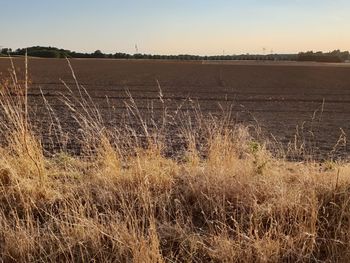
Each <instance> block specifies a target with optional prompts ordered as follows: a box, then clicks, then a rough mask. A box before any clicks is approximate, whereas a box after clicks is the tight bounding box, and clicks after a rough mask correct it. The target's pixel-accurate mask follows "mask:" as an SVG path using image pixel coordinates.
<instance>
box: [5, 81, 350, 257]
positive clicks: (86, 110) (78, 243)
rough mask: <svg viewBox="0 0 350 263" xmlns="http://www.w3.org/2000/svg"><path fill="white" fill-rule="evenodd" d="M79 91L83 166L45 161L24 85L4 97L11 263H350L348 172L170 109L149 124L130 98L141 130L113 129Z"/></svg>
mask: <svg viewBox="0 0 350 263" xmlns="http://www.w3.org/2000/svg"><path fill="white" fill-rule="evenodd" d="M67 88H68V89H71V88H70V87H68V85H67ZM75 89H76V90H77V91H78V92H77V93H74V92H72V93H71V95H72V96H66V97H64V98H63V99H64V101H65V102H66V105H67V109H70V110H71V112H72V114H73V115H74V117H75V119H76V122H77V125H78V126H79V129H80V132H81V137H80V139H81V141H82V142H83V143H84V145H83V146H84V149H83V150H84V153H85V156H84V158H81V157H78V156H72V155H69V154H68V153H67V151H65V150H62V151H60V152H58V153H56V154H55V155H53V156H50V157H46V156H45V154H44V149H43V146H42V145H41V142H40V139H39V138H40V136H39V135H38V134H37V133H36V131H35V129H34V128H33V127H32V126H31V122H30V120H29V119H28V114H27V108H26V107H27V106H28V105H27V102H26V95H25V94H26V92H27V91H26V90H27V88H26V87H25V85H24V86H23V85H22V84H21V83H19V82H18V80H17V77H13V79H12V81H10V82H9V83H4V84H2V86H1V92H0V105H1V111H0V112H1V118H2V121H1V125H0V132H1V136H2V140H3V143H2V147H1V148H0V152H1V154H0V259H1V260H2V261H3V262H347V261H348V258H349V256H350V235H349V233H350V178H349V175H350V165H349V164H347V163H336V162H325V163H322V164H320V163H317V162H311V161H310V162H307V163H305V162H298V163H297V162H288V161H286V160H283V159H278V158H275V157H273V156H272V155H271V154H270V152H269V151H268V150H267V149H266V145H265V144H264V143H263V142H261V141H259V142H258V141H256V139H254V138H253V137H252V136H250V134H249V130H248V128H247V127H243V126H239V125H233V126H232V125H231V122H230V118H229V117H227V116H226V118H223V119H216V118H205V117H203V116H201V114H200V112H197V113H196V114H195V118H191V116H187V115H186V116H183V115H181V114H180V113H179V114H180V116H178V117H176V116H174V115H171V114H170V113H168V112H167V109H166V107H164V114H163V119H162V121H161V122H160V123H156V122H155V121H154V120H152V119H150V120H148V121H147V120H145V119H144V118H143V116H142V113H141V112H140V111H139V110H138V108H137V105H136V104H135V103H134V101H133V100H132V97H131V100H130V101H129V102H127V105H126V106H127V108H128V109H129V113H130V116H131V117H130V118H133V119H134V120H136V121H135V122H137V123H139V129H136V128H133V127H134V126H132V125H128V124H123V125H121V126H120V127H118V128H115V129H112V130H111V129H108V128H106V126H105V125H104V123H103V118H102V116H100V114H99V112H98V109H97V108H96V107H94V106H91V105H93V104H91V102H92V101H90V99H91V98H90V97H89V96H88V94H86V93H85V90H84V88H83V87H81V86H80V85H79V83H78V82H76V87H75ZM74 94H78V95H74ZM161 94H162V93H161V92H160V99H162V95H161ZM48 110H49V111H50V112H51V115H50V116H52V121H53V122H54V123H53V124H54V125H55V127H57V129H55V131H56V133H57V134H56V135H55V136H57V138H59V136H60V129H59V118H58V117H57V115H55V114H54V112H53V110H52V109H51V108H50V107H49V105H48ZM176 114H178V113H176ZM135 122H133V123H135ZM169 123H171V124H173V123H176V124H177V125H180V126H181V129H179V132H178V133H179V134H176V136H177V137H178V138H181V139H182V140H183V141H184V144H185V146H186V147H185V148H184V150H183V152H181V157H178V156H177V157H176V158H175V157H173V156H172V157H168V156H167V155H165V153H164V152H165V150H166V149H165V148H166V145H167V142H166V140H167V138H168V137H169V136H168V135H169V134H168V133H169V131H170V130H171V128H167V125H168V124H169ZM171 127H172V126H171ZM155 128H156V129H155ZM140 135H142V136H140ZM171 136H174V134H171ZM140 138H143V139H142V140H141V139H140Z"/></svg>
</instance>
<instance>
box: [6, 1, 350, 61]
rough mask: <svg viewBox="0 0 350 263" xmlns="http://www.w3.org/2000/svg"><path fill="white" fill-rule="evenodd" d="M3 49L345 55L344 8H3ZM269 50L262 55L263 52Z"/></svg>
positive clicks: (251, 4) (231, 4)
mask: <svg viewBox="0 0 350 263" xmlns="http://www.w3.org/2000/svg"><path fill="white" fill-rule="evenodd" d="M0 12H1V15H0V29H1V30H0V46H4V47H11V48H19V47H21V48H22V47H28V46H33V45H41V46H55V47H60V48H65V49H70V50H75V51H82V52H93V51H95V50H97V49H100V50H102V51H103V52H108V53H115V52H126V53H135V45H137V47H138V50H139V52H140V53H152V54H197V55H215V54H219V55H221V54H223V53H224V54H243V53H250V54H262V53H264V52H266V53H270V52H271V51H273V52H274V53H296V52H299V51H307V50H314V51H318V50H321V51H330V50H334V49H341V50H350V15H349V14H350V1H349V0H171V1H170V0H153V1H151V0H138V1H136V0H123V1H120V0H8V1H5V0H0ZM264 50H266V51H264Z"/></svg>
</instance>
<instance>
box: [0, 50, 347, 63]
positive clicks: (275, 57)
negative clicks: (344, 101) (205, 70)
mask: <svg viewBox="0 0 350 263" xmlns="http://www.w3.org/2000/svg"><path fill="white" fill-rule="evenodd" d="M26 52H27V54H28V56H31V57H40V58H105V59H173V60H260V61H319V62H344V61H346V60H349V59H350V55H349V52H348V51H344V52H342V51H340V50H335V51H332V52H328V53H323V52H313V51H308V52H304V53H302V52H301V53H299V54H267V55H259V54H242V55H217V56H198V55H188V54H184V55H153V54H141V53H138V54H127V53H121V52H117V53H114V54H111V53H110V54H106V53H103V52H102V51H101V50H96V51H95V52H92V53H82V52H75V51H70V50H66V49H59V48H56V47H42V46H34V47H29V48H19V49H16V50H12V49H11V48H2V49H1V50H0V55H2V56H8V55H11V56H24V55H25V54H26Z"/></svg>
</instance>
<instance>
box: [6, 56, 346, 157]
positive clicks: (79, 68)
mask: <svg viewBox="0 0 350 263" xmlns="http://www.w3.org/2000/svg"><path fill="white" fill-rule="evenodd" d="M23 64H24V63H23V60H22V59H15V67H16V68H18V69H19V71H18V75H19V76H23ZM71 64H72V66H73V68H74V70H75V73H76V76H77V79H78V81H79V83H80V84H82V85H83V86H84V87H85V88H86V89H87V91H88V92H89V94H90V95H91V97H92V98H93V100H94V102H95V103H96V104H97V105H98V106H99V108H100V109H101V112H102V113H103V115H104V117H105V118H110V117H111V118H113V114H114V111H115V110H116V109H119V110H122V109H123V108H124V103H123V101H124V100H127V99H128V98H127V95H126V92H125V91H126V90H129V91H130V93H131V94H132V96H133V97H134V98H135V101H136V103H137V104H138V106H139V108H140V109H141V110H145V111H146V110H148V109H149V108H150V103H151V102H153V108H154V110H155V111H157V109H158V110H160V109H162V107H163V106H162V105H161V103H160V102H159V88H158V86H157V81H156V80H158V81H159V83H160V86H161V89H162V92H163V95H164V97H163V99H164V100H165V102H166V105H167V108H168V109H169V110H176V109H177V108H178V107H179V105H181V104H182V103H183V102H184V101H186V99H188V98H191V99H192V100H193V101H195V102H197V101H198V103H199V105H200V108H201V111H202V112H203V113H204V114H208V113H212V114H216V115H218V114H219V115H220V114H221V112H222V109H221V107H220V106H219V105H221V106H222V107H224V108H227V106H228V105H233V108H232V109H233V113H234V115H235V120H236V121H238V122H245V123H248V124H252V123H256V121H257V122H258V123H259V125H261V127H262V130H263V131H264V132H265V133H266V134H267V135H269V136H270V135H273V136H275V137H276V138H277V140H278V141H280V142H282V143H283V144H284V146H286V145H287V144H288V142H290V141H293V140H294V138H295V135H296V134H297V133H296V127H299V128H300V127H304V128H300V129H299V134H298V135H297V138H298V139H299V140H302V139H305V138H307V140H310V138H311V140H312V143H311V144H312V146H313V147H315V148H316V150H315V153H320V154H322V156H328V155H329V154H330V153H331V152H332V150H333V148H334V146H335V145H336V143H337V141H338V139H339V136H340V135H341V134H343V135H346V134H349V132H350V67H349V66H348V65H346V64H344V65H336V66H335V65H332V64H316V63H276V64H274V63H271V62H269V63H263V62H256V63H254V62H249V63H247V62H241V63H239V62H235V63H218V62H216V63H202V62H175V61H147V60H144V61H141V60H139V61H123V60H93V59H91V60H84V59H79V60H78V59H76V60H71ZM8 68H10V61H9V60H8V59H5V58H2V59H0V72H1V74H2V75H3V76H6V75H8ZM29 72H30V79H31V80H32V85H31V88H30V102H31V107H32V109H34V110H35V112H36V117H35V118H36V120H37V122H38V123H40V124H41V126H42V128H43V129H47V125H48V122H47V120H41V116H47V115H46V114H45V113H44V112H45V111H46V109H45V107H43V103H42V99H41V96H40V89H42V92H43V94H44V95H45V97H46V98H47V99H48V100H49V102H50V103H51V104H52V105H53V108H54V109H55V110H57V111H58V112H60V117H61V118H62V119H63V120H64V121H63V125H64V126H65V127H67V129H69V128H72V127H73V126H74V121H73V120H72V119H71V118H70V116H69V115H70V113H69V112H67V107H66V106H65V105H64V104H63V103H62V102H61V101H60V100H58V99H57V96H58V94H59V93H65V92H67V89H66V88H65V87H64V85H63V84H62V83H61V81H60V79H62V80H64V81H65V82H67V83H68V85H69V86H71V87H73V88H74V80H73V78H72V75H71V73H70V69H69V67H68V66H67V62H66V61H65V60H54V59H30V60H29ZM106 97H108V103H107V102H106V101H107V100H106ZM323 102H324V103H323ZM186 107H187V106H186ZM186 107H184V109H185V108H186ZM187 109H188V107H187ZM315 111H316V114H314V113H315ZM41 114H42V115H41ZM42 118H43V119H45V118H44V117H42ZM271 137H272V136H271ZM336 149H337V156H343V157H349V149H348V148H347V147H346V146H344V145H343V144H339V145H338V146H337V147H336ZM332 154H333V153H332Z"/></svg>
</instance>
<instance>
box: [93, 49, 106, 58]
mask: <svg viewBox="0 0 350 263" xmlns="http://www.w3.org/2000/svg"><path fill="white" fill-rule="evenodd" d="M92 56H93V57H94V58H104V57H105V54H103V53H102V51H101V50H99V49H98V50H96V51H95V52H94V53H93V54H92Z"/></svg>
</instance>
